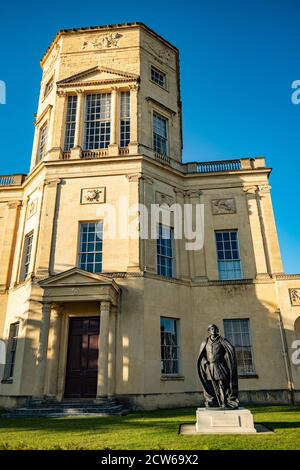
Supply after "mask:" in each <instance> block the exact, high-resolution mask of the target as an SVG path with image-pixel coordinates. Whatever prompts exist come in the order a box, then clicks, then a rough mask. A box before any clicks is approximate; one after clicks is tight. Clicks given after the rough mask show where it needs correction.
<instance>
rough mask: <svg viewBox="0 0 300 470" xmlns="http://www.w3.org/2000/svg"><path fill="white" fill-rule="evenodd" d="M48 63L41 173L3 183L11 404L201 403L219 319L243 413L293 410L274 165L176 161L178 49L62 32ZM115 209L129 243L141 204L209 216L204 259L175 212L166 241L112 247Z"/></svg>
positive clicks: (294, 323)
mask: <svg viewBox="0 0 300 470" xmlns="http://www.w3.org/2000/svg"><path fill="white" fill-rule="evenodd" d="M41 66H42V70H43V75H42V81H41V91H40V99H39V104H38V110H37V114H36V120H35V136H34V143H33V151H32V160H31V167H30V172H29V174H28V175H9V176H1V177H0V253H1V258H0V259H1V265H0V339H1V340H2V346H3V344H4V343H5V346H6V358H5V361H2V362H5V364H1V365H0V406H3V407H7V408H9V407H15V406H19V405H20V404H22V403H24V401H26V400H28V399H30V398H37V399H44V398H46V399H54V400H58V401H61V400H64V399H66V398H68V399H82V400H84V399H93V398H105V397H117V398H118V399H119V400H121V401H122V400H123V401H129V402H130V403H132V404H134V405H135V406H137V407H141V408H156V407H167V406H184V405H189V404H197V403H198V402H199V398H200V394H199V393H200V390H201V387H200V383H199V380H198V377H197V371H196V359H197V354H198V349H199V345H200V342H201V340H202V339H203V337H204V336H205V335H206V329H207V325H208V324H209V323H211V322H213V323H216V324H217V325H218V326H219V327H220V330H221V333H222V334H225V335H226V337H227V338H228V339H230V340H231V341H232V342H233V343H234V344H235V346H236V348H237V354H238V365H239V386H240V390H241V400H244V401H254V402H283V403H287V402H295V401H297V400H298V401H300V374H299V371H300V366H299V365H297V361H295V360H293V357H294V356H295V350H294V349H293V347H295V343H294V341H295V340H297V339H300V275H286V274H284V273H283V270H282V262H281V256H280V251H279V245H278V239H277V233H276V226H275V221H274V215H273V210H272V202H271V196H270V186H269V175H270V173H271V169H270V168H269V167H268V166H266V163H265V160H264V158H262V157H258V158H243V159H240V160H228V161H222V162H194V163H183V162H182V159H181V152H182V126H181V99H180V83H179V58H178V50H177V49H176V47H174V46H173V45H172V44H170V43H169V42H168V41H166V40H165V39H163V38H162V37H160V36H159V35H158V34H156V33H155V32H154V31H152V30H151V29H149V28H148V27H147V26H145V25H144V24H141V23H130V24H122V25H119V24H118V25H112V26H100V27H93V28H82V29H72V30H62V31H60V32H59V33H58V34H57V35H56V37H55V39H54V40H53V42H52V43H51V45H50V47H49V48H48V50H47V52H46V53H45V55H44V57H43V59H42V61H41ZM120 200H121V201H122V204H125V205H126V203H127V205H128V207H130V208H131V209H130V211H129V212H128V211H126V210H125V209H124V207H123V206H122V207H123V209H124V210H123V209H122V208H121V209H119V210H118V213H119V216H120V217H121V221H120V222H119V225H120V226H121V228H124V227H125V228H128V227H130V229H131V231H133V234H131V235H134V234H135V235H138V228H139V224H137V223H133V222H132V220H133V219H134V218H136V215H137V211H138V208H137V204H138V203H139V204H143V205H144V206H146V207H147V208H148V209H150V207H151V205H155V204H156V205H162V204H163V207H164V209H163V211H165V212H166V213H168V212H169V213H170V214H171V213H172V214H173V212H172V205H173V204H176V205H177V206H179V207H182V208H183V207H184V205H187V204H189V205H192V206H190V207H194V208H196V206H197V207H202V208H203V212H204V213H202V214H203V221H204V225H203V227H204V228H203V235H204V246H203V247H201V248H199V249H196V250H191V249H187V245H186V242H187V239H185V238H180V237H175V236H174V226H173V222H174V214H173V215H172V214H171V217H170V223H169V224H168V225H166V224H164V223H158V224H157V227H156V229H157V232H156V233H157V236H156V237H148V238H147V237H144V238H141V237H139V236H128V234H127V236H121V235H120V236H119V235H118V236H115V237H109V236H107V233H106V231H107V230H108V228H107V226H108V224H107V218H108V217H110V215H111V212H112V208H116V209H117V208H118V207H119V205H120ZM132 208H135V210H132ZM149 219H150V215H149ZM186 238H188V237H187V236H186ZM293 353H294V356H293Z"/></svg>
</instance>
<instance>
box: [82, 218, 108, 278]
mask: <svg viewBox="0 0 300 470" xmlns="http://www.w3.org/2000/svg"><path fill="white" fill-rule="evenodd" d="M102 253H103V222H102V221H101V222H82V223H81V224H80V242H79V253H78V266H79V268H80V269H84V270H85V271H88V272H91V273H101V272H102Z"/></svg>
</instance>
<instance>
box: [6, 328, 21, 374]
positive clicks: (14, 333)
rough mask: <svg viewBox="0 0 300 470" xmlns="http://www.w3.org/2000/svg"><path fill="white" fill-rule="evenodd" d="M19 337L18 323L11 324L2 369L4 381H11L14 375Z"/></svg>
mask: <svg viewBox="0 0 300 470" xmlns="http://www.w3.org/2000/svg"><path fill="white" fill-rule="evenodd" d="M18 335H19V323H18V322H17V323H12V324H11V325H10V328H9V337H8V347H7V353H6V361H5V367H4V376H3V379H4V380H11V379H12V378H13V375H14V368H15V362H16V352H17V344H18Z"/></svg>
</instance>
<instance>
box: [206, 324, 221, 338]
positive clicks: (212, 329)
mask: <svg viewBox="0 0 300 470" xmlns="http://www.w3.org/2000/svg"><path fill="white" fill-rule="evenodd" d="M207 332H208V334H209V336H212V337H216V336H218V334H219V328H218V327H217V325H214V324H212V325H208V327H207Z"/></svg>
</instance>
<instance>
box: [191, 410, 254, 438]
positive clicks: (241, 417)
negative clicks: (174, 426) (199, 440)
mask: <svg viewBox="0 0 300 470" xmlns="http://www.w3.org/2000/svg"><path fill="white" fill-rule="evenodd" d="M196 433H200V434H252V433H256V429H255V427H254V422H253V416H252V413H251V412H250V411H249V410H246V409H245V408H238V409H237V410H223V409H218V408H215V409H213V408H198V409H197V412H196Z"/></svg>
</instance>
